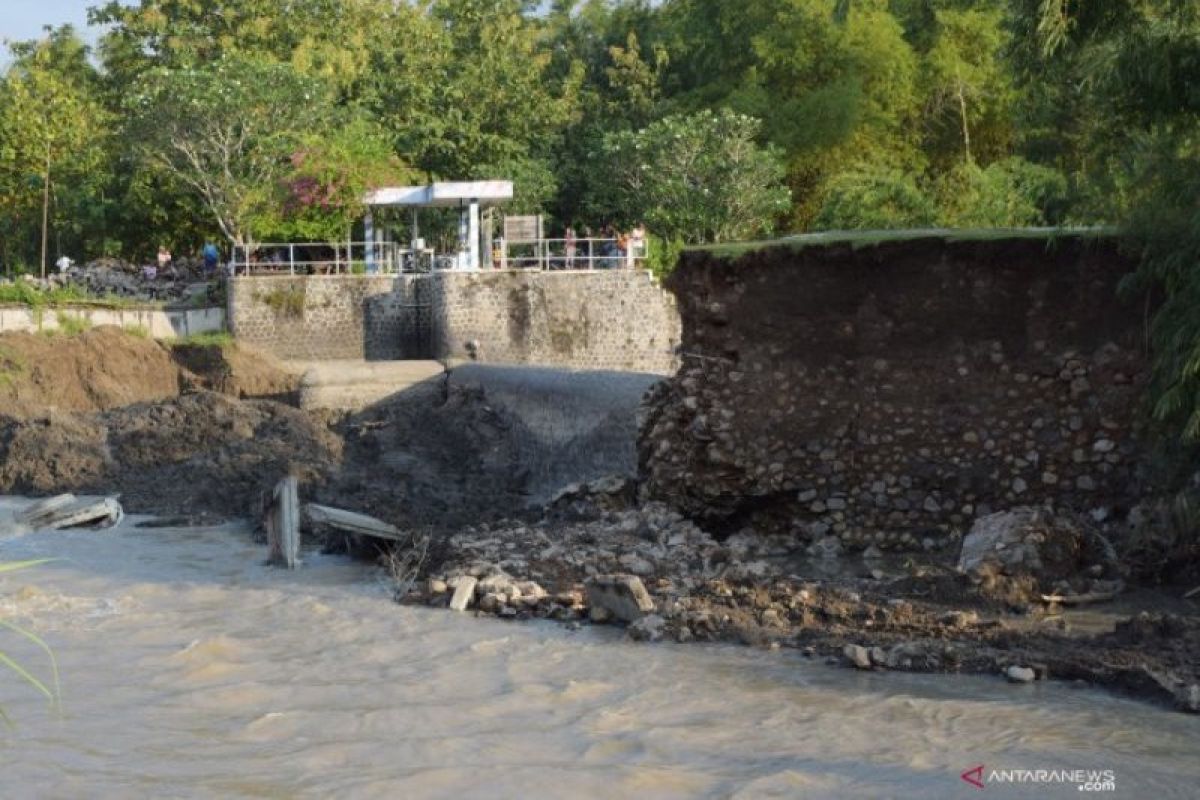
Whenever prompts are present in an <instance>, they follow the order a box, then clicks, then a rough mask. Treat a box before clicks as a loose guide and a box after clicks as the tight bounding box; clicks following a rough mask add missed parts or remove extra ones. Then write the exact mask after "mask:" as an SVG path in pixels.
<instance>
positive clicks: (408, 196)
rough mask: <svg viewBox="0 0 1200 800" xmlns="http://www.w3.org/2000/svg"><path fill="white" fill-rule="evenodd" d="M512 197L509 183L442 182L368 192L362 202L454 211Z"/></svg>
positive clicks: (484, 205) (493, 203) (497, 202)
mask: <svg viewBox="0 0 1200 800" xmlns="http://www.w3.org/2000/svg"><path fill="white" fill-rule="evenodd" d="M512 198H513V184H512V181H445V182H441V183H431V184H429V185H428V186H388V187H384V188H382V189H376V190H375V191H372V192H368V193H367V196H366V198H365V200H366V204H367V205H368V206H371V207H376V208H378V207H383V206H393V207H401V208H458V207H461V206H462V205H464V204H468V203H478V204H479V205H480V206H482V207H485V208H486V207H488V206H496V205H499V204H500V203H503V202H505V201H507V200H512Z"/></svg>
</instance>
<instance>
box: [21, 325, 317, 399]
mask: <svg viewBox="0 0 1200 800" xmlns="http://www.w3.org/2000/svg"><path fill="white" fill-rule="evenodd" d="M297 387H298V379H297V378H296V377H295V376H293V375H291V374H289V373H288V372H286V371H284V370H283V369H282V367H280V366H279V365H277V364H275V363H274V362H273V361H271V360H270V359H268V358H266V357H264V356H261V355H258V354H256V353H253V352H250V351H247V350H243V349H241V348H239V347H237V346H236V345H232V344H230V345H224V346H219V345H172V344H169V343H168V344H164V343H160V342H157V341H154V340H153V339H149V338H144V337H139V336H134V335H131V334H129V333H128V332H126V331H123V330H122V329H120V328H116V327H112V326H101V327H98V328H94V329H91V330H87V331H84V332H83V333H81V334H79V335H76V336H64V335H41V334H32V333H4V334H0V416H6V417H12V418H15V419H28V418H30V417H34V416H37V415H40V414H45V413H47V412H48V411H50V410H54V411H77V412H95V411H107V410H110V409H115V408H121V407H123V406H128V405H131V404H134V403H149V402H156V401H160V400H166V399H169V398H173V397H178V396H179V394H180V393H181V392H182V391H187V390H190V389H197V388H199V389H208V390H211V391H216V392H221V393H223V394H228V395H232V396H234V397H242V398H271V399H280V400H288V399H291V398H292V397H293V396H294V395H295V392H296V390H297Z"/></svg>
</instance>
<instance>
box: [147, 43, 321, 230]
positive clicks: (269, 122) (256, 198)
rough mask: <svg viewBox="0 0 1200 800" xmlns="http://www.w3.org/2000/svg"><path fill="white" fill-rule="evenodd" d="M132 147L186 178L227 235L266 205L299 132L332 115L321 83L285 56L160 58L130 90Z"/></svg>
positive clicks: (246, 225)
mask: <svg viewBox="0 0 1200 800" xmlns="http://www.w3.org/2000/svg"><path fill="white" fill-rule="evenodd" d="M129 112H130V114H131V116H132V117H133V120H134V123H133V126H132V132H134V134H135V135H136V137H137V139H136V141H137V150H138V152H139V154H140V156H141V158H142V159H143V160H144V161H145V162H147V163H148V164H150V165H151V166H152V167H154V168H155V169H157V170H160V171H162V172H163V173H164V174H165V175H167V176H169V177H170V178H172V179H175V180H178V181H179V182H180V183H182V184H183V185H185V186H187V187H189V188H190V189H191V190H192V191H193V192H194V193H195V195H196V196H197V197H198V198H199V199H200V200H201V201H202V202H203V203H204V205H205V207H206V208H207V209H208V212H209V213H210V214H211V215H212V218H213V220H214V222H215V223H216V225H217V227H218V228H219V229H220V230H221V232H222V234H224V236H225V237H226V238H228V239H229V241H230V242H232V243H233V244H234V245H246V244H249V243H250V242H251V241H252V240H253V238H254V227H255V223H256V222H258V221H261V219H262V218H264V217H265V216H268V215H269V214H270V213H271V209H272V204H273V202H274V201H275V199H276V197H277V195H276V194H275V192H276V189H277V187H278V185H279V182H280V180H281V179H283V177H284V176H285V175H286V174H287V173H288V171H289V169H290V168H291V161H290V160H289V159H290V158H291V157H292V155H293V154H295V153H296V152H297V151H298V149H299V148H300V147H301V146H302V144H303V141H304V135H305V134H307V133H312V132H315V131H318V130H321V129H322V126H323V125H324V124H326V123H327V122H328V121H329V119H330V117H331V115H332V107H331V105H330V98H329V94H328V90H327V89H326V87H325V86H323V85H322V84H321V83H320V82H318V81H316V80H313V79H310V78H306V77H304V76H302V75H300V74H299V73H298V72H297V71H296V70H295V69H293V68H292V67H291V66H289V65H286V64H279V63H269V62H262V61H256V60H251V59H243V58H237V57H226V58H221V59H220V60H218V61H215V62H213V63H211V64H208V65H206V66H204V67H200V68H192V67H180V68H168V67H158V68H154V69H152V70H150V71H148V72H147V73H146V74H145V75H144V76H143V77H142V78H141V79H140V80H139V82H138V84H137V88H136V90H135V91H134V92H133V93H132V94H131V96H130V99H129Z"/></svg>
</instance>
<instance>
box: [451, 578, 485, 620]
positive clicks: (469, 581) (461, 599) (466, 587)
mask: <svg viewBox="0 0 1200 800" xmlns="http://www.w3.org/2000/svg"><path fill="white" fill-rule="evenodd" d="M477 583H479V579H478V578H475V577H473V576H471V575H464V576H463V577H461V578H459V579H458V583H457V584H455V586H454V596H453V597H451V598H450V610H451V611H466V610H467V607H468V606H470V605H471V601H472V600H474V599H475V584H477Z"/></svg>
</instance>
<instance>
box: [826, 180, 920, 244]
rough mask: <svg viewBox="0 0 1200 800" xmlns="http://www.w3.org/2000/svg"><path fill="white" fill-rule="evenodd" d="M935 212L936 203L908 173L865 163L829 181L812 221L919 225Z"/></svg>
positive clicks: (840, 226)
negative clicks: (865, 164) (867, 165)
mask: <svg viewBox="0 0 1200 800" xmlns="http://www.w3.org/2000/svg"><path fill="white" fill-rule="evenodd" d="M937 215H938V209H937V204H936V203H935V202H934V201H933V200H932V199H931V198H930V197H929V196H928V195H927V194H926V193H925V191H924V190H923V189H922V188H921V187H920V186H919V185H918V184H917V181H916V180H915V179H914V178H913V176H912V175H911V174H908V173H906V172H904V171H902V170H898V169H892V168H883V167H874V168H872V167H866V166H864V167H860V168H859V169H856V170H852V171H849V172H844V173H842V174H840V175H838V176H836V177H835V178H833V179H832V180H831V181H830V182H829V185H828V186H827V187H826V190H825V196H824V199H823V202H822V204H821V207H820V210H819V211H818V212H817V216H816V218H815V220H814V224H815V225H816V226H817V227H819V228H823V229H827V230H857V229H891V228H921V227H925V226H928V225H932V224H934V223H935V222H936V220H937Z"/></svg>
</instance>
